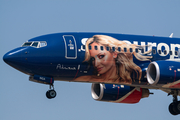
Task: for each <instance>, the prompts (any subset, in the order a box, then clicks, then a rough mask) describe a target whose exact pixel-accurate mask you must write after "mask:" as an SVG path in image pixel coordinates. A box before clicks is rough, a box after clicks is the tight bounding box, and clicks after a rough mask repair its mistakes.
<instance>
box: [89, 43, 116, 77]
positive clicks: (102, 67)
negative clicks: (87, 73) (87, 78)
mask: <svg viewBox="0 0 180 120" xmlns="http://www.w3.org/2000/svg"><path fill="white" fill-rule="evenodd" d="M95 46H97V50H95ZM100 46H103V45H101V44H98V43H96V42H94V43H92V44H91V48H92V49H91V50H89V51H90V56H91V59H92V63H93V66H94V67H95V69H96V70H97V71H98V74H104V73H106V72H108V71H109V70H111V69H114V67H116V65H115V60H114V58H116V57H117V55H115V53H110V52H109V51H107V50H106V49H105V47H104V49H103V50H101V49H100Z"/></svg>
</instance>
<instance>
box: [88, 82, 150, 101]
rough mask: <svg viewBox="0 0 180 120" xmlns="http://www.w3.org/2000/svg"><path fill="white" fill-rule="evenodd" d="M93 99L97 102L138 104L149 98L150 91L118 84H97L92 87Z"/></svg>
mask: <svg viewBox="0 0 180 120" xmlns="http://www.w3.org/2000/svg"><path fill="white" fill-rule="evenodd" d="M91 94H92V97H93V99H95V100H97V101H105V102H115V103H138V102H139V101H140V99H141V98H144V97H148V96H149V94H150V93H149V90H148V89H144V88H135V87H130V86H126V85H116V84H101V83H100V84H97V83H93V84H92V86H91Z"/></svg>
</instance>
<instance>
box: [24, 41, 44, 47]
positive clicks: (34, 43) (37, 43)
mask: <svg viewBox="0 0 180 120" xmlns="http://www.w3.org/2000/svg"><path fill="white" fill-rule="evenodd" d="M28 46H31V47H35V48H41V47H45V46H47V43H46V41H32V42H25V43H24V44H23V45H22V47H28Z"/></svg>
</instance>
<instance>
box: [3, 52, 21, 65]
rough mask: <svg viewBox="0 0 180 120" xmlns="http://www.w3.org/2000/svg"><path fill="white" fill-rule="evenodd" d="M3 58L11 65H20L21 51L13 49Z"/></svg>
mask: <svg viewBox="0 0 180 120" xmlns="http://www.w3.org/2000/svg"><path fill="white" fill-rule="evenodd" d="M3 60H4V62H5V63H7V64H8V65H11V66H14V65H18V64H19V63H20V62H21V61H22V60H21V52H20V51H18V50H17V49H16V50H12V51H10V52H8V53H6V54H5V55H4V56H3Z"/></svg>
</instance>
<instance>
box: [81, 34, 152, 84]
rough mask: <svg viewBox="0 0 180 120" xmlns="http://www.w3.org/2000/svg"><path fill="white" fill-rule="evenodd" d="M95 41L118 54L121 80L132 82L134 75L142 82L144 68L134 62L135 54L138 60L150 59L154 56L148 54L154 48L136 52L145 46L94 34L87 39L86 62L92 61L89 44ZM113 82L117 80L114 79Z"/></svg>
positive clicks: (117, 64) (117, 61) (117, 60)
mask: <svg viewBox="0 0 180 120" xmlns="http://www.w3.org/2000/svg"><path fill="white" fill-rule="evenodd" d="M94 42H96V43H98V44H101V45H103V46H104V47H105V48H106V47H109V48H110V50H109V52H110V53H113V52H115V53H116V54H117V58H115V61H116V68H117V71H116V72H117V74H118V76H119V77H120V79H119V82H127V83H132V79H131V75H133V79H138V80H139V82H140V79H141V76H142V70H141V68H140V67H139V66H138V65H136V64H135V63H134V62H133V55H134V56H135V58H136V59H137V60H140V61H150V58H152V56H147V55H146V54H148V53H150V52H151V51H152V49H150V50H149V51H147V52H144V53H141V52H136V51H135V50H136V49H141V48H143V47H145V46H139V45H135V44H128V43H126V42H124V41H120V40H117V39H115V38H113V37H110V36H106V35H94V36H93V37H91V38H89V39H88V40H87V41H86V45H85V49H86V53H85V60H84V62H85V61H86V62H89V61H90V59H91V56H90V51H89V46H90V45H91V44H92V43H94ZM113 47H114V48H115V50H112V48H113ZM119 47H121V51H119V50H118V48H119ZM130 48H131V49H132V51H130ZM124 49H127V51H124ZM113 82H117V81H113Z"/></svg>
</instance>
